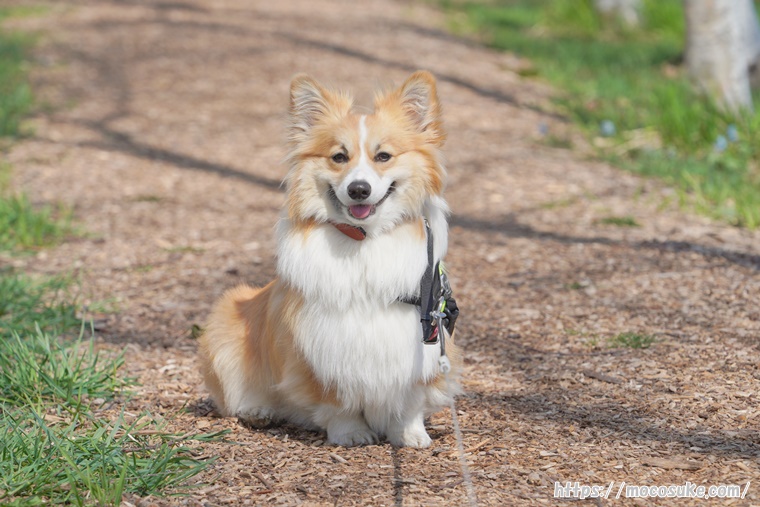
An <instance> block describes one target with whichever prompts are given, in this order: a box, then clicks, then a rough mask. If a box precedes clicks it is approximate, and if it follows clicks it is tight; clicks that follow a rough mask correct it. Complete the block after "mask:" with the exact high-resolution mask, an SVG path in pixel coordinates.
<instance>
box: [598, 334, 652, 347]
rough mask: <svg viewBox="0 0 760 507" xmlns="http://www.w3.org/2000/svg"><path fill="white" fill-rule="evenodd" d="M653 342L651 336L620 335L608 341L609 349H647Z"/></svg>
mask: <svg viewBox="0 0 760 507" xmlns="http://www.w3.org/2000/svg"><path fill="white" fill-rule="evenodd" d="M654 342H655V337H654V336H652V335H651V334H643V333H631V332H627V333H620V334H616V335H615V336H613V337H611V338H610V339H609V342H608V343H609V345H610V347H625V348H629V349H648V348H649V347H650V346H651V345H652V344H653V343H654Z"/></svg>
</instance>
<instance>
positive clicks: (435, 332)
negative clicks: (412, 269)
mask: <svg viewBox="0 0 760 507" xmlns="http://www.w3.org/2000/svg"><path fill="white" fill-rule="evenodd" d="M425 234H426V235H427V258H428V263H427V267H426V268H425V273H423V275H422V279H421V280H420V295H419V296H414V297H407V296H402V297H399V298H398V301H399V302H401V303H407V304H410V305H415V306H419V307H420V323H421V324H422V343H424V344H426V345H435V344H436V343H438V342H439V341H440V343H441V355H442V356H445V355H446V337H445V335H444V333H441V332H440V329H441V327H444V328H446V331H447V332H448V334H449V336H451V335H452V334H453V333H454V325H455V324H456V321H457V317H458V316H459V307H458V306H457V302H456V300H455V299H454V295H453V293H452V291H451V285H450V284H449V278H448V277H447V276H446V273H445V272H444V270H443V266H442V265H441V262H440V261H438V262H436V263H435V265H434V264H433V262H434V258H433V234H432V232H431V231H430V224H428V221H427V220H425Z"/></svg>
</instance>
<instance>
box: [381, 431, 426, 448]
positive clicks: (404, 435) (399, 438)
mask: <svg viewBox="0 0 760 507" xmlns="http://www.w3.org/2000/svg"><path fill="white" fill-rule="evenodd" d="M388 440H389V441H390V442H391V444H393V445H395V446H397V447H416V448H418V449H422V448H424V447H430V444H431V443H432V442H433V440H432V439H431V438H430V435H428V434H427V431H425V428H424V427H423V428H416V427H410V428H404V430H403V431H401V432H399V433H397V434H389V435H388Z"/></svg>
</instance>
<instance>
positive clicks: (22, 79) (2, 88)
mask: <svg viewBox="0 0 760 507" xmlns="http://www.w3.org/2000/svg"><path fill="white" fill-rule="evenodd" d="M17 14H18V12H17V9H14V8H10V7H2V8H0V136H3V137H18V136H19V135H20V134H21V120H22V119H23V118H24V116H25V115H26V114H27V113H28V111H29V110H30V109H31V107H32V103H33V101H32V92H31V88H30V87H29V84H28V82H27V80H26V69H25V66H26V51H27V49H28V47H29V45H30V43H31V42H32V38H31V37H30V36H28V35H24V34H18V33H10V32H8V31H7V30H6V29H4V28H3V26H2V21H3V19H5V18H7V17H9V16H11V15H17Z"/></svg>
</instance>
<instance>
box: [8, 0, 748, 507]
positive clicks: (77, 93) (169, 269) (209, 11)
mask: <svg viewBox="0 0 760 507" xmlns="http://www.w3.org/2000/svg"><path fill="white" fill-rule="evenodd" d="M14 1H16V0H14ZM14 23H15V25H16V26H18V27H20V28H23V29H27V30H33V31H37V32H38V33H39V34H40V42H39V45H38V47H37V50H36V52H35V55H34V58H35V66H34V70H33V76H34V87H35V90H36V94H37V96H38V98H39V100H40V102H41V103H42V104H43V105H44V106H45V107H44V108H41V111H42V112H40V113H39V114H38V115H37V116H36V117H35V118H34V119H33V121H32V124H33V127H34V135H33V136H32V137H31V138H29V139H26V140H24V141H22V142H20V143H19V144H17V145H16V146H15V147H14V148H13V150H12V151H11V152H10V153H9V154H8V155H7V158H8V160H9V161H10V162H11V163H12V165H13V168H14V183H15V185H16V186H17V187H18V188H22V189H24V190H25V191H26V192H28V193H29V194H30V196H31V197H32V199H33V200H34V201H35V202H38V203H53V202H63V203H66V204H68V205H70V206H71V207H72V208H73V210H74V213H75V216H76V218H77V221H78V224H79V225H80V226H81V228H82V230H84V231H86V234H84V235H82V236H81V237H78V238H76V239H72V240H70V241H67V242H65V243H64V244H62V245H60V246H58V247H56V248H54V249H51V250H45V251H42V252H40V253H39V254H37V255H36V256H34V257H23V258H13V259H8V258H4V259H2V262H4V263H14V264H15V265H17V266H18V267H19V268H21V269H24V270H27V271H29V272H33V273H73V274H74V275H76V276H77V277H78V279H79V280H81V282H80V286H81V295H80V301H81V302H82V303H84V304H86V305H89V312H90V313H89V315H90V316H92V317H93V318H95V319H96V323H97V328H98V336H99V342H100V343H101V344H102V347H104V348H113V349H121V348H124V347H126V348H127V359H128V363H127V366H126V368H125V371H124V372H123V373H124V375H127V376H137V377H138V378H139V379H140V382H141V384H142V385H141V387H139V388H138V396H136V397H134V398H133V399H132V400H131V401H129V402H127V403H126V407H125V409H126V410H127V412H128V413H138V412H140V411H142V410H150V411H151V412H152V413H154V414H159V415H163V416H165V417H167V418H169V424H170V428H172V429H174V430H176V431H178V432H191V431H201V430H202V431H215V430H219V429H224V428H226V429H229V430H231V432H230V434H229V435H228V436H227V441H225V442H216V443H206V444H199V445H198V448H199V452H200V453H202V454H203V455H205V456H218V460H217V461H216V462H215V463H214V464H213V465H212V466H210V467H209V469H208V471H207V472H206V473H204V474H203V475H202V476H200V477H198V478H197V481H198V482H200V483H203V485H202V486H200V487H199V488H198V489H196V490H194V491H192V492H191V493H190V495H189V496H186V497H172V498H149V499H140V498H129V503H130V504H135V505H141V506H146V505H154V504H155V505H191V506H199V505H204V506H207V505H212V506H214V505H300V504H303V505H336V504H337V505H464V504H465V502H466V496H465V493H466V492H465V487H464V484H463V483H462V479H461V476H460V468H459V464H458V461H457V456H456V453H455V452H453V451H454V449H455V446H456V442H455V438H454V434H453V430H452V422H451V417H450V414H449V413H448V411H443V412H441V413H439V414H437V415H435V416H433V417H432V419H431V421H430V428H431V430H430V432H431V436H432V438H433V445H432V446H431V447H430V448H429V449H425V450H414V449H393V448H391V447H390V446H389V445H387V444H384V445H376V446H367V447H361V448H352V449H344V448H336V447H331V446H329V445H326V444H325V442H324V439H325V436H324V435H321V434H317V433H310V432H306V431H302V430H299V429H298V428H295V427H290V426H283V427H276V428H270V429H268V430H251V429H248V428H245V427H243V426H241V425H239V424H238V423H237V421H235V420H233V419H221V418H215V417H213V415H212V414H210V413H209V411H208V406H207V404H206V403H204V398H205V396H206V393H205V391H204V389H203V386H202V384H201V379H200V375H199V373H198V367H197V362H196V359H195V350H196V344H195V342H194V340H193V339H192V336H191V333H190V329H191V326H192V325H193V324H202V323H203V321H204V320H205V318H206V315H207V314H208V311H209V308H210V305H211V304H212V302H213V301H214V299H215V298H216V297H218V296H219V295H220V294H221V293H222V292H223V291H224V290H225V289H227V288H229V287H231V286H232V285H234V284H236V283H238V282H239V281H241V280H244V281H247V282H249V283H254V284H262V283H265V282H267V281H268V280H269V279H270V278H271V277H272V276H273V274H274V250H275V244H274V235H273V226H274V223H275V221H276V219H277V215H278V211H279V208H280V206H281V205H282V203H283V194H282V189H281V187H280V180H281V179H282V177H283V176H284V172H285V168H284V164H283V163H282V160H283V157H284V154H285V153H284V148H283V139H284V137H285V134H284V115H285V109H286V107H287V97H288V93H287V90H288V85H289V82H290V78H291V77H292V76H293V75H294V74H296V73H298V72H307V73H309V74H312V75H314V76H315V77H317V78H318V79H320V80H323V81H326V82H332V83H335V84H338V85H341V86H344V87H347V88H351V89H354V90H356V91H357V96H358V98H359V101H360V102H362V103H365V104H369V103H370V98H371V91H372V90H373V89H374V88H376V87H377V86H383V85H386V84H389V83H397V84H398V83H400V82H401V81H402V80H403V79H404V78H405V77H406V75H408V74H409V73H410V72H412V71H413V70H415V69H418V68H425V69H429V70H431V71H432V72H433V73H434V74H436V76H437V77H438V79H439V80H440V88H439V93H440V95H441V98H442V100H443V103H444V106H445V120H446V123H447V127H448V130H449V142H448V144H447V147H446V153H447V157H448V167H449V172H450V186H449V189H448V191H447V196H448V199H449V202H450V203H451V206H452V209H453V212H454V215H453V217H452V222H451V223H452V230H451V247H450V253H449V256H448V259H447V260H448V265H449V267H450V269H451V272H452V276H451V278H452V283H453V285H454V287H455V291H456V294H457V300H458V301H459V303H460V306H461V307H462V308H463V314H462V316H461V318H460V320H459V321H458V338H459V340H460V342H461V343H462V344H463V346H464V350H465V354H466V359H465V361H466V369H465V374H464V387H465V390H466V393H465V394H464V395H463V396H462V397H461V398H459V399H458V401H457V409H458V415H459V420H460V422H461V424H462V428H463V432H464V446H465V448H466V450H467V460H468V463H469V466H470V468H471V470H472V473H473V476H474V483H475V487H476V490H477V494H478V500H479V503H480V504H481V505H494V506H503V505H543V504H555V503H562V501H560V500H556V499H554V498H553V493H554V482H555V481H561V482H563V483H564V482H568V481H569V482H579V483H580V484H582V485H603V486H605V487H606V486H608V485H609V483H610V482H613V481H614V482H615V489H614V491H613V494H612V496H614V495H615V493H616V492H617V488H618V486H619V485H620V483H621V482H623V481H625V482H626V484H638V485H669V484H684V483H686V482H687V481H689V482H692V483H696V484H699V485H705V486H708V485H718V484H738V485H741V486H742V488H744V485H745V484H746V483H747V481H749V480H752V481H753V483H752V484H751V485H750V487H749V490H748V492H747V495H746V497H745V498H744V499H739V500H733V501H729V500H711V501H706V500H694V499H659V500H657V501H656V502H655V501H652V500H648V501H646V500H644V501H640V502H638V501H634V500H630V499H625V498H620V499H617V500H615V499H612V498H610V499H608V500H604V499H603V500H585V502H584V503H590V504H593V505H608V504H609V505H618V504H619V505H632V504H639V503H640V504H642V505H651V504H657V505H674V506H675V505H678V506H681V505H710V504H713V505H737V506H750V505H760V432H758V430H759V429H760V403H759V401H760V400H759V399H758V397H759V396H760V394H758V393H760V389H758V388H759V387H760V368H759V367H758V365H759V364H760V305H758V300H759V299H760V254H759V253H758V252H760V248H759V247H760V234H758V233H756V232H749V231H744V230H740V229H736V228H732V227H730V226H727V225H724V224H721V223H714V222H711V221H709V220H708V219H705V218H702V217H699V216H696V215H693V214H691V213H689V212H688V211H684V210H683V209H679V208H678V207H677V206H676V205H675V202H676V201H677V200H678V199H677V195H676V194H675V193H674V192H673V191H672V190H671V189H668V188H665V187H663V186H662V185H660V184H658V183H657V182H653V181H647V180H642V179H639V178H637V177H635V176H632V175H630V174H626V173H622V172H620V171H618V170H616V169H614V168H611V167H609V166H607V165H605V164H603V163H599V162H594V161H592V160H589V159H588V157H587V156H586V155H585V153H588V151H587V150H584V149H583V148H582V144H583V141H582V140H581V139H580V138H579V136H578V135H577V134H575V133H573V131H572V127H571V126H569V125H568V124H567V123H566V122H565V121H564V120H563V119H562V117H560V116H558V115H556V114H554V113H553V112H552V106H551V102H550V96H551V94H552V93H553V92H552V91H551V90H550V89H548V87H546V86H544V85H542V84H540V83H538V82H536V81H531V80H525V79H523V78H521V77H519V75H518V72H517V71H518V70H519V69H520V68H521V66H523V65H524V62H521V61H520V60H519V59H518V58H516V57H514V56H511V55H507V54H500V53H495V52H492V51H489V50H487V49H484V48H482V47H481V46H478V45H477V44H474V43H472V42H469V41H465V40H461V39H457V38H454V37H452V36H450V35H448V34H447V33H446V32H445V31H443V30H442V27H445V20H444V19H443V17H442V16H441V15H440V14H439V13H437V12H436V11H434V10H433V9H432V8H430V7H429V6H427V5H425V4H417V3H412V4H410V3H407V2H400V1H398V2H396V1H390V0H383V1H375V2H368V1H367V2H351V3H349V2H343V1H339V0H334V1H326V0H315V1H307V0H280V1H277V2H251V1H246V0H217V1H201V0H179V1H170V2H165V1H148V0H144V1H140V0H134V1H117V0H97V1H94V0H93V1H83V0H82V1H76V0H61V1H57V2H54V3H50V4H49V8H48V9H47V10H46V11H45V12H44V13H42V14H41V15H39V16H35V17H29V18H25V19H21V20H18V21H15V22H14ZM540 125H546V126H547V127H548V128H549V131H550V132H551V133H553V134H556V135H560V136H565V137H567V136H569V137H571V138H573V139H576V140H577V141H576V146H577V147H578V148H576V149H575V150H566V149H557V148H551V147H549V146H547V143H546V142H544V141H543V140H542V138H541V134H540V133H539V126H540ZM628 216H630V217H633V218H635V221H636V222H637V223H638V224H639V226H638V227H620V226H616V225H610V224H606V223H605V220H604V219H605V218H609V217H628ZM620 333H638V334H640V335H649V336H653V337H654V339H655V340H654V342H653V343H652V344H651V346H649V347H648V348H632V347H626V346H611V344H610V340H612V338H613V337H615V336H617V335H619V334H620ZM119 408H121V407H119Z"/></svg>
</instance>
